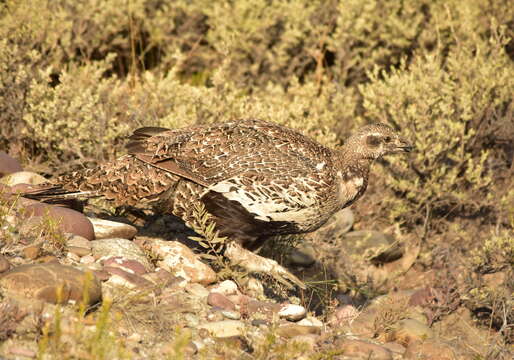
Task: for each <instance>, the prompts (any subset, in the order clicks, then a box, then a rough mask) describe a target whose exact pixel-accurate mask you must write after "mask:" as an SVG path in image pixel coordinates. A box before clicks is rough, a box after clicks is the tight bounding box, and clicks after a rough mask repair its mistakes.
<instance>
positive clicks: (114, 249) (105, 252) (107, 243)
mask: <svg viewBox="0 0 514 360" xmlns="http://www.w3.org/2000/svg"><path fill="white" fill-rule="evenodd" d="M91 247H92V250H93V256H94V257H96V258H99V259H100V260H103V259H108V258H110V257H113V256H121V257H122V258H124V259H127V260H135V261H138V262H139V263H141V265H143V266H144V267H145V269H146V270H147V271H153V265H152V264H151V263H150V261H149V260H148V259H147V258H146V254H145V253H144V251H143V250H142V249H141V248H140V247H139V246H138V245H137V244H136V243H134V242H132V241H130V240H127V239H102V240H94V241H91Z"/></svg>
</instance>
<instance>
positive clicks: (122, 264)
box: [102, 256, 148, 275]
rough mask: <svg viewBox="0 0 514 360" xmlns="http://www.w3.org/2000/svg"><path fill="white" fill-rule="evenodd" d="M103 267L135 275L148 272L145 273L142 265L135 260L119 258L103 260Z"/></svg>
mask: <svg viewBox="0 0 514 360" xmlns="http://www.w3.org/2000/svg"><path fill="white" fill-rule="evenodd" d="M102 263H103V265H104V266H110V267H117V268H120V269H122V270H124V271H126V272H129V273H131V274H136V275H144V274H146V273H147V272H148V271H146V269H145V267H144V266H143V264H141V263H140V262H139V261H137V260H130V259H124V258H123V257H121V256H113V257H110V258H107V259H104V260H103V262H102Z"/></svg>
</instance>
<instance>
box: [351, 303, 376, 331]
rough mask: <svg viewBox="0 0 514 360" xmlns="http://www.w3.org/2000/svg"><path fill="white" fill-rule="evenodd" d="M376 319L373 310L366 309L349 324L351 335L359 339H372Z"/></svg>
mask: <svg viewBox="0 0 514 360" xmlns="http://www.w3.org/2000/svg"><path fill="white" fill-rule="evenodd" d="M376 317H377V315H376V311H375V310H373V309H366V310H365V311H363V312H361V313H360V314H359V315H358V316H357V317H356V318H355V319H354V320H353V321H351V322H350V328H351V332H352V334H354V335H356V336H359V337H368V338H371V337H374V336H375V319H376Z"/></svg>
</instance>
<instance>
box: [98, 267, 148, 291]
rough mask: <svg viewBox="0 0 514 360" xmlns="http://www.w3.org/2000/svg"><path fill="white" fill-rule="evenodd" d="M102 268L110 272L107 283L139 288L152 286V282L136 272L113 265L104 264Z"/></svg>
mask: <svg viewBox="0 0 514 360" xmlns="http://www.w3.org/2000/svg"><path fill="white" fill-rule="evenodd" d="M103 269H104V271H107V272H108V273H109V274H111V277H110V278H109V280H108V283H109V284H113V285H117V286H123V287H126V288H129V289H135V288H138V289H140V290H142V289H144V288H149V287H153V283H152V282H150V281H148V280H147V279H145V278H144V277H142V276H140V275H138V274H133V273H130V272H128V271H125V270H123V269H120V268H118V267H113V266H104V268H103Z"/></svg>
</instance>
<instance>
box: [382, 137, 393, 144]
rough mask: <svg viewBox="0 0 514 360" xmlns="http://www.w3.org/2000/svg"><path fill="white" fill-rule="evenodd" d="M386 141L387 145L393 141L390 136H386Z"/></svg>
mask: <svg viewBox="0 0 514 360" xmlns="http://www.w3.org/2000/svg"><path fill="white" fill-rule="evenodd" d="M384 140H385V142H386V143H390V142H391V140H392V139H391V137H390V136H386V137H385V139H384Z"/></svg>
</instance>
